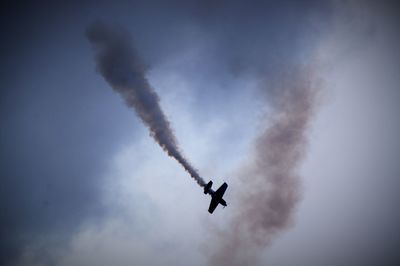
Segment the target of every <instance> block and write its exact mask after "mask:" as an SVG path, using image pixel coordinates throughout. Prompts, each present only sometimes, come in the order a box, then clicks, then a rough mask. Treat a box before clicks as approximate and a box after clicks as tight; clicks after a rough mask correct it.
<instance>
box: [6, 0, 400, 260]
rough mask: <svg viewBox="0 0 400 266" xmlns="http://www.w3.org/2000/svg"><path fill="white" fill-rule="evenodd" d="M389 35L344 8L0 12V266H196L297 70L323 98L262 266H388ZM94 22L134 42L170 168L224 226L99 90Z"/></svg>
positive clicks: (395, 103)
mask: <svg viewBox="0 0 400 266" xmlns="http://www.w3.org/2000/svg"><path fill="white" fill-rule="evenodd" d="M160 2H161V1H160ZM398 17H399V8H398V6H396V5H395V4H390V3H385V4H377V3H372V2H371V3H367V2H363V3H357V4H356V3H353V2H350V1H349V2H348V1H334V2H322V1H303V2H301V1H293V2H290V1H288V2H284V3H279V4H278V3H277V2H276V3H275V2H274V1H271V2H270V3H268V2H267V1H266V2H258V1H254V2H252V3H245V2H244V1H243V2H237V1H233V2H231V1H216V2H215V3H214V2H212V1H205V2H204V3H200V2H187V1H184V2H176V1H174V2H171V3H168V4H167V3H164V4H163V3H157V4H156V3H154V4H144V3H143V2H135V1H133V2H124V3H117V4H111V3H85V4H50V3H49V4H45V3H41V4H38V3H32V4H29V3H27V4H15V3H6V4H3V7H2V8H1V25H0V29H1V36H2V41H1V51H0V54H1V62H2V63H1V72H0V77H1V78H0V82H1V87H0V122H1V124H0V125H1V130H0V158H1V160H0V177H1V181H2V182H1V185H0V264H1V265H59V266H64V265H65V266H66V265H85V266H86V265H118V266H120V265H121V266H122V265H209V263H210V254H211V253H212V250H211V249H212V248H213V245H212V243H211V241H212V239H213V238H212V235H211V234H212V233H213V232H215V227H221V228H224V227H226V226H227V225H226V224H227V222H226V220H227V217H230V216H231V215H232V213H233V212H234V210H235V204H234V203H235V195H236V194H237V193H238V192H239V191H240V190H241V189H244V188H242V187H240V186H239V184H240V182H239V181H238V179H237V177H238V174H237V172H238V170H239V169H241V167H242V165H243V164H245V163H246V162H247V161H248V160H250V159H251V156H250V155H251V150H252V148H253V147H254V140H255V139H256V138H257V136H258V135H259V134H260V132H261V131H262V130H263V129H265V128H267V127H268V126H269V124H268V123H269V122H268V121H269V120H268V117H269V115H271V114H273V113H274V110H275V108H276V100H277V99H279V95H280V91H279V89H277V88H279V86H276V84H280V83H281V81H282V80H283V79H287V78H288V77H287V73H291V70H292V69H297V68H302V67H307V68H309V69H311V71H312V72H313V76H314V77H315V82H316V83H317V84H319V88H320V93H319V95H318V102H317V109H316V114H315V116H314V118H313V121H312V123H311V127H310V128H309V129H308V131H307V138H308V149H307V153H306V157H305V160H304V162H303V163H302V165H301V168H300V169H299V170H298V171H299V174H300V175H301V177H302V178H301V181H302V183H301V191H302V193H301V201H300V202H299V203H298V205H297V207H296V212H295V213H294V224H293V226H292V227H291V228H289V229H288V230H286V231H284V232H281V233H280V234H279V237H278V238H277V239H275V241H274V242H273V243H272V245H270V246H269V247H267V248H265V249H264V250H263V252H262V253H261V254H258V256H259V258H258V261H259V264H260V265H271V266H290V265H319V266H320V265H327V266H330V265H332V266H333V265H351V266H353V265H377V264H383V265H396V262H397V263H399V260H400V258H399V255H398V254H397V250H398V246H399V245H400V233H399V230H398V229H399V226H398V225H399V224H400V214H399V211H398V209H399V208H398V202H399V200H400V197H399V192H398V190H399V187H400V186H399V185H400V183H399V178H400V165H399V158H400V142H399V141H398V136H399V135H400V119H399V118H398V113H399V111H400V110H399V101H400V90H399V84H400V73H399V71H400V65H399V64H400V53H399V52H398V47H400V41H399V40H400V39H399V37H400V32H399V30H398V27H397V25H399V24H398ZM97 19H100V20H102V21H104V22H106V23H109V24H111V25H119V26H121V27H123V28H125V29H126V30H127V31H128V32H130V33H131V34H132V36H133V39H134V41H135V47H136V49H137V50H138V53H139V54H140V55H141V57H142V60H143V61H144V62H145V64H146V66H147V67H148V72H147V77H148V79H149V81H150V83H151V85H152V86H153V87H154V89H155V91H156V92H157V93H158V94H159V96H160V104H161V106H162V108H163V110H164V112H165V114H166V115H167V117H168V118H169V120H170V122H171V125H172V128H173V130H174V132H175V134H176V136H177V139H178V142H179V144H180V146H181V148H182V150H183V152H184V154H185V155H186V157H187V158H188V159H189V160H190V161H191V162H192V163H193V164H194V166H195V167H196V168H197V169H198V170H199V172H200V174H201V175H202V176H203V178H204V179H206V180H207V181H208V180H209V179H212V180H213V181H214V186H219V185H220V184H222V182H224V181H226V182H227V183H228V184H230V187H229V188H228V190H227V193H226V196H225V198H226V200H227V202H228V207H227V208H225V209H222V208H218V209H217V210H216V211H215V213H214V214H213V215H210V214H209V213H208V212H207V208H208V204H209V200H210V198H209V196H208V195H207V196H206V195H204V194H203V193H202V189H201V188H200V187H199V186H197V184H196V183H195V182H194V181H193V179H191V178H190V177H189V176H188V174H187V173H186V172H185V171H184V170H183V169H182V168H181V167H180V165H178V164H177V163H176V161H174V160H172V159H171V158H169V157H168V156H166V154H165V153H164V152H163V151H162V149H160V147H159V146H158V145H157V144H156V143H154V141H153V140H152V139H151V138H150V137H149V135H148V132H147V129H146V128H145V127H144V126H143V125H142V123H141V122H140V120H139V119H138V118H137V117H136V115H135V113H134V112H133V111H132V110H130V109H129V108H128V107H126V105H125V104H124V103H123V101H122V99H121V98H120V97H119V95H117V94H116V93H114V92H113V91H112V90H111V89H110V88H109V86H108V84H107V83H106V82H105V81H104V79H103V78H102V77H101V75H99V74H98V73H97V72H96V70H95V62H94V55H93V51H92V49H91V45H90V43H89V42H88V40H87V39H86V37H85V30H86V28H87V26H88V25H89V24H90V23H92V22H93V21H95V20H97ZM248 178H251V176H249V177H248ZM245 192H246V193H251V191H245ZM231 202H232V203H233V204H230V203H231Z"/></svg>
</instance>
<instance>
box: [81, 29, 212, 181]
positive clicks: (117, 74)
mask: <svg viewBox="0 0 400 266" xmlns="http://www.w3.org/2000/svg"><path fill="white" fill-rule="evenodd" d="M86 36H87V38H88V39H89V41H90V42H91V43H92V44H93V46H94V49H95V53H96V64H97V70H98V71H99V72H100V73H101V75H102V76H103V77H104V78H105V80H106V81H107V82H108V83H109V84H110V86H111V87H112V88H113V89H114V90H115V91H116V92H118V93H119V94H120V95H121V96H122V97H123V98H124V100H125V102H126V104H127V105H128V106H129V107H132V108H133V109H134V110H135V111H136V113H137V115H138V116H139V117H140V119H141V120H142V121H143V123H144V124H145V125H146V126H147V127H148V128H149V130H150V135H151V136H152V137H153V138H154V140H155V141H156V142H157V143H158V144H159V145H160V146H161V147H162V148H163V150H164V151H166V152H167V153H168V155H169V156H171V157H173V158H175V159H176V160H177V161H178V162H179V163H180V164H181V165H182V166H183V168H185V170H186V171H187V172H188V173H189V174H190V175H191V176H192V177H193V178H194V179H195V180H196V181H197V183H198V184H199V185H200V186H204V185H205V182H204V180H203V179H202V178H201V177H200V176H199V174H198V173H197V171H196V170H195V169H194V168H193V167H192V166H191V165H190V163H189V162H188V161H187V160H186V159H185V158H184V157H183V156H182V154H181V153H180V151H179V148H178V145H177V141H176V139H175V136H174V134H173V132H172V130H171V127H170V124H169V122H168V120H167V118H166V117H165V115H164V113H163V111H162V110H161V107H160V104H159V98H158V95H157V93H156V92H155V91H154V90H153V88H152V87H151V86H150V84H149V82H148V80H147V79H146V77H145V68H144V66H143V64H142V62H141V61H140V59H139V57H138V56H137V54H136V52H135V49H134V48H133V46H132V44H131V42H130V40H129V36H128V34H127V33H125V32H124V31H122V30H116V29H112V28H110V27H108V26H107V25H105V24H103V23H101V22H97V23H94V24H93V25H91V26H90V27H89V28H88V29H87V31H86Z"/></svg>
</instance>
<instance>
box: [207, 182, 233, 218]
mask: <svg viewBox="0 0 400 266" xmlns="http://www.w3.org/2000/svg"><path fill="white" fill-rule="evenodd" d="M212 184H213V182H212V181H210V182H208V184H207V185H206V186H205V187H204V194H207V193H208V194H210V196H211V202H210V207H209V208H208V212H209V213H213V211H214V210H215V208H217V206H218V204H221V205H222V206H224V208H225V207H226V201H225V200H224V199H223V198H222V197H223V196H224V193H225V190H226V188H227V187H228V184H227V183H223V184H222V185H221V186H220V187H219V188H218V189H217V191H214V190H212V188H211V186H212Z"/></svg>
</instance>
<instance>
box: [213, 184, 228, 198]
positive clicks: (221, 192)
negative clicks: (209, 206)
mask: <svg viewBox="0 0 400 266" xmlns="http://www.w3.org/2000/svg"><path fill="white" fill-rule="evenodd" d="M227 187H228V184H227V183H223V184H222V186H220V187H219V189H217V191H215V194H217V195H219V197H221V198H222V196H223V195H224V193H225V190H226V188H227Z"/></svg>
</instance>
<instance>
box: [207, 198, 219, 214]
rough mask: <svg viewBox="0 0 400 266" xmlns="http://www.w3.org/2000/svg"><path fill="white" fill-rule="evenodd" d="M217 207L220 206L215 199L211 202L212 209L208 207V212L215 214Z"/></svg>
mask: <svg viewBox="0 0 400 266" xmlns="http://www.w3.org/2000/svg"><path fill="white" fill-rule="evenodd" d="M217 206H218V201H217V200H216V199H214V198H213V199H212V200H211V203H210V207H208V212H209V213H213V211H214V210H215V208H217Z"/></svg>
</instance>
